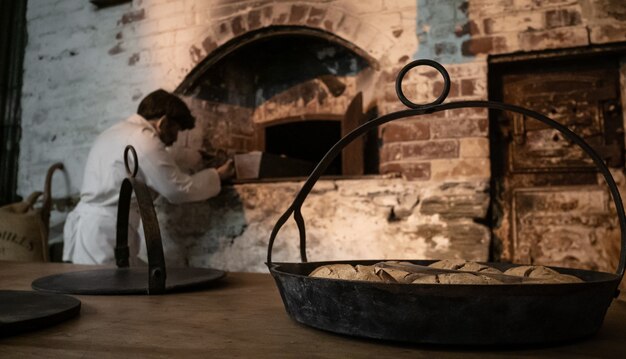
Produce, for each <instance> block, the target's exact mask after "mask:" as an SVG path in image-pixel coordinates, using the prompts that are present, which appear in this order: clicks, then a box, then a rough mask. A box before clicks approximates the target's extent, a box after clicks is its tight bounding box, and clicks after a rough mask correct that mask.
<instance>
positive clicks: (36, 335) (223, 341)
mask: <svg viewBox="0 0 626 359" xmlns="http://www.w3.org/2000/svg"><path fill="white" fill-rule="evenodd" d="M89 268H94V267H86V266H77V265H71V264H58V263H15V262H0V289H14V290H29V289H30V283H31V281H32V280H34V279H36V278H39V277H42V276H46V275H50V274H55V273H61V272H65V271H75V270H83V269H89ZM75 297H77V298H79V299H80V300H81V301H82V309H81V314H80V316H79V317H77V318H75V319H71V320H69V321H67V322H64V323H61V324H58V325H56V326H54V327H50V328H47V329H41V330H38V331H35V332H30V333H23V334H20V335H16V336H12V337H8V338H4V339H0V357H2V358H6V357H18V356H19V357H24V356H26V357H31V356H32V357H42V356H45V357H54V358H56V357H60V358H74V357H81V358H82V357H84V358H92V357H176V358H178V357H207V358H208V357H218V358H238V357H243V358H262V357H263V358H277V357H294V358H296V357H298V358H299V357H306V358H359V357H379V358H433V357H436V358H457V357H463V358H500V357H502V356H513V357H523V358H590V357H593V358H597V357H606V358H626V302H624V301H621V300H620V301H614V302H613V304H612V305H611V307H610V308H609V312H608V314H607V317H606V319H605V322H604V325H603V327H602V329H601V330H600V332H599V333H598V334H597V335H596V336H595V337H593V338H591V339H587V340H583V341H579V342H576V343H572V344H566V345H559V346H552V347H546V348H530V349H517V350H514V349H510V348H509V349H491V350H489V349H485V348H455V347H441V346H436V347H435V346H423V345H422V346H418V345H405V344H397V343H389V342H379V341H372V340H365V339H358V338H353V337H346V336H341V335H335V334H332V333H327V332H324V331H320V330H316V329H312V328H309V327H306V326H303V325H300V324H298V323H296V322H295V321H293V320H291V319H290V318H289V317H288V316H287V314H286V312H285V309H284V307H283V304H282V301H281V299H280V295H279V293H278V291H277V289H276V286H275V284H274V281H273V280H272V278H271V277H270V275H269V274H252V273H229V274H228V276H227V277H226V278H225V279H224V280H223V284H222V285H220V286H218V287H216V288H212V289H209V290H205V291H197V292H190V293H180V294H168V295H162V296H75ZM0 305H1V303H0Z"/></svg>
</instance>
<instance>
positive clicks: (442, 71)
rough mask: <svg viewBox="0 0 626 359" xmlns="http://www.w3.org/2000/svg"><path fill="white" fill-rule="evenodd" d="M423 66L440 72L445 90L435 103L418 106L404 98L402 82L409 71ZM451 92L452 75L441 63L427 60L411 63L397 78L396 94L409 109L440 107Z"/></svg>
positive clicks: (442, 90)
mask: <svg viewBox="0 0 626 359" xmlns="http://www.w3.org/2000/svg"><path fill="white" fill-rule="evenodd" d="M422 65H426V66H430V67H433V68H435V69H436V70H437V71H439V73H440V74H441V76H443V89H441V94H440V95H439V97H437V99H436V100H435V101H433V102H431V103H427V104H423V105H420V104H416V103H415V102H412V101H411V100H409V99H408V98H406V96H404V92H403V91H402V80H404V76H405V75H406V73H407V72H409V70H411V69H412V68H414V67H417V66H422ZM449 92H450V75H448V71H446V69H445V68H444V67H443V66H441V64H440V63H438V62H436V61H433V60H426V59H422V60H415V61H413V62H411V63H410V64H408V65H406V66H404V67H403V68H402V70H400V72H399V73H398V77H397V78H396V94H397V95H398V98H399V99H400V101H401V102H402V103H403V104H405V105H406V106H407V107H409V108H424V107H428V106H432V105H438V104H440V103H442V102H443V101H444V100H445V99H446V97H448V93H449Z"/></svg>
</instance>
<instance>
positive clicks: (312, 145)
mask: <svg viewBox="0 0 626 359" xmlns="http://www.w3.org/2000/svg"><path fill="white" fill-rule="evenodd" d="M340 138H341V122H340V121H330V120H311V121H304V122H303V121H300V122H290V123H285V124H278V125H274V126H268V127H266V128H265V140H266V145H265V151H266V152H267V153H270V154H274V155H280V156H286V157H288V158H293V159H298V160H302V161H306V162H310V163H311V165H312V166H313V167H314V166H315V164H317V163H318V162H319V161H320V160H321V159H322V157H324V155H325V154H326V152H328V150H329V149H330V148H331V147H332V146H333V145H334V144H335V143H336V142H337V141H339V139H340ZM324 174H326V175H340V174H341V156H337V157H336V158H335V159H334V160H333V162H332V163H331V164H330V166H329V167H328V169H327V170H326V172H324Z"/></svg>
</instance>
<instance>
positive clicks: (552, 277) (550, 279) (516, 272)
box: [504, 266, 583, 284]
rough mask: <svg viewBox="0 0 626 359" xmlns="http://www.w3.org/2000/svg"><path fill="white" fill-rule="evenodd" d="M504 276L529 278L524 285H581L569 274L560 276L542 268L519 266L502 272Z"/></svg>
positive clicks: (578, 280)
mask: <svg viewBox="0 0 626 359" xmlns="http://www.w3.org/2000/svg"><path fill="white" fill-rule="evenodd" d="M504 274H506V275H512V276H516V277H522V278H529V279H530V280H528V281H525V282H524V283H528V284H531V283H532V284H536V283H582V282H583V280H582V279H580V278H578V277H575V276H573V275H569V274H562V273H559V272H557V271H555V270H554V269H550V268H548V267H544V266H519V267H513V268H510V269H508V270H506V271H505V272H504Z"/></svg>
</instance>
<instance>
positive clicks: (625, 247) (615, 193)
mask: <svg viewBox="0 0 626 359" xmlns="http://www.w3.org/2000/svg"><path fill="white" fill-rule="evenodd" d="M416 61H417V62H420V63H419V64H425V65H432V63H431V61H430V60H428V61H427V62H424V60H416ZM416 61H414V62H412V63H410V64H408V65H407V66H405V67H404V68H403V69H402V70H401V72H400V74H402V76H398V78H396V91H397V92H398V97H400V98H401V100H402V97H404V95H403V94H402V93H401V82H402V78H403V76H404V74H405V73H406V71H408V69H411V68H413V67H415V66H417V65H413V64H414V63H415V62H416ZM419 64H418V65H419ZM439 66H441V65H439ZM433 67H434V66H433ZM407 68H408V69H407ZM435 68H436V69H437V70H438V71H439V72H441V73H442V75H443V77H444V80H445V81H446V82H448V84H447V85H444V92H445V89H446V88H449V81H450V79H449V77H448V76H446V75H444V73H445V74H447V72H445V69H443V67H440V68H438V67H435ZM405 69H407V70H406V71H404V70H405ZM442 69H443V72H442ZM398 89H400V90H398ZM405 99H406V98H405ZM444 99H445V96H443V95H442V96H439V98H438V99H437V100H436V101H434V102H433V103H431V104H426V105H419V104H415V103H412V102H410V101H409V100H406V101H407V102H408V103H409V104H410V105H407V106H409V107H412V108H413V109H411V110H403V111H397V112H392V113H390V114H387V115H384V116H380V117H378V118H375V119H373V120H371V121H369V122H366V123H364V124H363V125H361V126H359V127H357V128H355V129H354V130H352V131H351V132H350V133H348V134H347V135H345V136H344V137H343V138H342V139H340V140H339V141H338V142H337V143H335V145H334V146H333V147H331V149H330V150H329V151H328V152H327V153H326V155H324V157H323V158H322V160H321V161H320V162H319V163H318V164H317V166H316V167H315V169H314V170H313V172H312V173H311V175H309V177H308V178H307V180H306V182H305V183H304V185H303V186H302V188H301V189H300V192H298V194H297V195H296V198H295V199H294V201H293V202H292V204H291V205H290V206H289V208H288V209H287V210H286V211H285V213H283V214H282V216H281V217H280V218H279V219H278V221H277V222H276V225H274V228H273V229H272V233H271V235H270V240H269V245H268V250H267V264H268V265H271V264H272V248H273V246H274V240H275V239H276V235H277V234H278V231H280V229H281V227H282V226H283V225H284V224H285V222H286V221H287V219H289V217H290V216H291V215H292V214H294V219H295V220H296V223H297V225H298V229H299V232H300V256H301V260H302V262H306V261H307V260H306V232H305V226H304V219H302V218H301V217H302V215H301V209H302V204H303V203H304V200H305V199H306V197H307V196H308V194H309V193H310V192H311V189H312V188H313V186H314V185H315V183H316V182H317V180H318V179H319V178H320V176H321V175H322V173H324V171H325V170H326V168H328V166H329V165H330V163H331V162H332V160H333V159H334V158H335V157H336V156H337V155H338V154H339V153H341V150H342V149H343V148H344V147H346V146H347V145H348V144H350V143H351V142H352V141H354V140H355V139H356V138H358V137H360V136H361V135H363V134H365V133H366V132H367V131H369V130H371V129H372V128H374V127H377V126H379V125H382V124H384V123H387V122H390V121H394V120H397V119H400V118H404V117H410V116H419V115H425V114H430V113H435V112H440V111H445V110H452V109H459V108H467V107H475V108H489V109H494V110H502V111H512V112H516V113H520V114H523V115H525V116H528V117H532V118H534V119H536V120H539V121H541V122H543V123H544V124H546V125H548V126H550V127H552V128H555V129H556V130H558V131H559V132H561V134H563V136H565V138H567V139H568V140H570V141H571V142H574V143H576V144H577V145H578V146H579V147H580V148H582V149H583V150H584V151H585V152H586V153H587V154H588V155H589V157H591V159H592V160H593V162H594V164H595V165H596V167H597V168H598V170H599V171H600V173H602V175H603V176H604V180H605V181H606V183H607V185H608V186H609V191H610V192H611V195H612V197H613V202H614V203H615V210H616V212H617V217H618V219H619V223H620V231H621V247H620V261H619V265H618V267H617V271H616V273H617V275H619V276H620V278H623V276H624V268H625V266H626V214H624V205H623V203H622V199H621V196H620V194H619V190H618V189H617V185H616V184H615V180H614V179H613V176H612V175H611V172H610V171H609V169H608V167H607V166H606V164H605V163H604V161H603V160H602V158H601V157H600V155H598V153H597V152H596V151H595V150H594V149H593V148H591V146H589V144H587V142H585V140H583V139H582V138H581V137H580V136H578V135H577V134H575V133H574V132H572V131H571V130H570V129H569V128H567V127H566V126H564V125H562V124H560V123H558V122H556V121H554V120H552V119H550V118H548V117H546V116H544V115H542V114H540V113H538V112H535V111H532V110H529V109H526V108H523V107H520V106H515V105H511V104H506V103H502V102H495V101H458V102H450V103H445V104H441V101H443V100H444ZM402 102H403V103H404V104H407V103H406V102H405V101H402ZM298 216H299V217H300V218H298Z"/></svg>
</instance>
